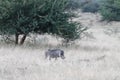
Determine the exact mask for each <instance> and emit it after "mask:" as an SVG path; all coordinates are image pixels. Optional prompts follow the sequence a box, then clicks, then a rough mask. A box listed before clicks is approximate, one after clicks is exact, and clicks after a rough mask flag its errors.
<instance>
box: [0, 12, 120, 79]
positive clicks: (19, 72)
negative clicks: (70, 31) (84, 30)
mask: <svg viewBox="0 0 120 80" xmlns="http://www.w3.org/2000/svg"><path fill="white" fill-rule="evenodd" d="M80 15H82V16H81V17H80V18H78V20H80V21H81V22H82V24H83V25H86V26H88V25H90V23H91V25H90V26H91V28H90V29H89V30H88V33H92V36H93V37H94V38H90V37H88V36H87V37H84V38H83V39H81V40H77V41H75V43H74V44H71V45H69V46H68V47H65V46H61V39H59V40H58V39H56V38H55V37H52V36H49V35H44V36H38V35H34V36H32V37H35V39H34V40H33V39H31V38H30V37H28V38H27V40H26V42H25V44H24V45H23V46H15V45H13V44H5V43H0V80H119V79H120V58H119V56H120V45H119V44H120V40H119V38H117V37H114V36H110V35H108V34H106V33H104V32H105V31H106V30H107V29H106V28H105V27H109V24H103V23H100V22H99V19H98V14H97V15H95V14H90V13H84V14H83V13H82V14H81V13H80ZM91 19H92V20H93V22H90V20H91ZM111 26H115V25H114V24H112V25H111ZM48 48H60V49H63V50H64V52H65V57H66V59H65V60H62V59H60V58H59V59H58V60H54V59H52V60H51V61H49V60H47V59H45V56H44V52H45V51H46V50H47V49H48Z"/></svg>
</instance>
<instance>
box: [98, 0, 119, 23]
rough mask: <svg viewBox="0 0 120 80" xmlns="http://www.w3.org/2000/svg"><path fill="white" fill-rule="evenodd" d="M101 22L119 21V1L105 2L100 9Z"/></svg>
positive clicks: (110, 0)
mask: <svg viewBox="0 0 120 80" xmlns="http://www.w3.org/2000/svg"><path fill="white" fill-rule="evenodd" d="M100 13H101V15H102V16H103V20H107V21H120V0H105V1H103V4H102V6H101V8H100Z"/></svg>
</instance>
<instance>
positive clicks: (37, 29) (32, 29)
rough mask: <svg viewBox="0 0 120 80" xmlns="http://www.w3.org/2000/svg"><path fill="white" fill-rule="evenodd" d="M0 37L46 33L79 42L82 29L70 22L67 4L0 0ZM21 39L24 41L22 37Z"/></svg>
mask: <svg viewBox="0 0 120 80" xmlns="http://www.w3.org/2000/svg"><path fill="white" fill-rule="evenodd" d="M0 2H1V3H0V16H1V17H0V32H1V34H11V35H12V34H13V35H14V34H18V35H20V34H24V35H25V36H26V35H27V34H29V33H39V34H44V33H49V34H53V35H57V36H60V37H63V38H64V39H67V40H75V39H77V38H79V35H80V31H81V32H82V31H83V29H82V28H81V27H80V26H79V24H77V23H76V22H72V21H70V18H72V17H73V15H72V14H71V13H70V12H67V11H66V9H65V8H66V5H67V0H0ZM24 38H25V37H24Z"/></svg>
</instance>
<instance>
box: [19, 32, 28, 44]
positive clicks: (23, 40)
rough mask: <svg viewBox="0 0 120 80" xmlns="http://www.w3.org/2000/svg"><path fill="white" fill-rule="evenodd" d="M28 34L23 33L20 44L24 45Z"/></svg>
mask: <svg viewBox="0 0 120 80" xmlns="http://www.w3.org/2000/svg"><path fill="white" fill-rule="evenodd" d="M26 36H27V35H26V34H24V35H23V37H22V39H21V40H20V45H23V43H24V42H25V39H26Z"/></svg>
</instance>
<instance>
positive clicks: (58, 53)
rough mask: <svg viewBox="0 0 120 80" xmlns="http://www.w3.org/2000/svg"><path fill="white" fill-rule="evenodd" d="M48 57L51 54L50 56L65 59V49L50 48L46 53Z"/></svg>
mask: <svg viewBox="0 0 120 80" xmlns="http://www.w3.org/2000/svg"><path fill="white" fill-rule="evenodd" d="M45 55H46V57H48V56H49V58H57V57H61V58H62V59H64V58H65V57H64V51H63V50H61V49H53V50H48V51H47V52H46V53H45Z"/></svg>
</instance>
